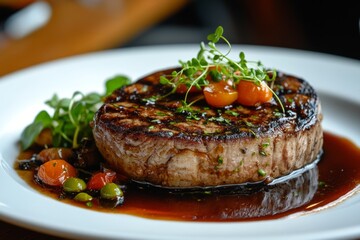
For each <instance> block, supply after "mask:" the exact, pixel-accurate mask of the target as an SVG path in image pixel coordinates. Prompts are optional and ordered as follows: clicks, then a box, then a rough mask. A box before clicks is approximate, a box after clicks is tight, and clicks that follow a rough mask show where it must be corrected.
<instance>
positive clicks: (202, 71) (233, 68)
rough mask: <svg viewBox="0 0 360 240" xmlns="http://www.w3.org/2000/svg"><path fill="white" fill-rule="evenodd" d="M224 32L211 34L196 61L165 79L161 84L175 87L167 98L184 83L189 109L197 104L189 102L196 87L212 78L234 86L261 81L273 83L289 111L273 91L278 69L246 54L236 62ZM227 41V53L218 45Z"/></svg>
mask: <svg viewBox="0 0 360 240" xmlns="http://www.w3.org/2000/svg"><path fill="white" fill-rule="evenodd" d="M223 33H224V30H223V28H222V27H221V26H219V27H217V29H216V30H215V32H214V33H211V34H209V35H208V37H207V40H209V42H208V44H207V45H205V43H203V42H202V43H201V44H200V50H199V52H198V54H197V57H196V58H192V59H191V60H188V61H179V63H180V65H181V69H180V70H179V71H174V72H173V73H172V74H171V76H162V77H161V79H160V83H162V84H168V85H170V86H172V90H171V91H170V92H169V93H168V94H166V96H168V95H170V94H173V93H175V92H176V89H177V88H178V87H179V86H180V85H181V84H184V85H185V86H186V87H187V92H186V94H185V96H184V100H183V101H182V103H183V108H185V109H186V108H189V107H190V106H191V105H192V104H193V103H188V102H187V101H188V95H189V93H190V91H191V88H192V87H196V88H198V89H201V87H204V86H206V85H208V84H209V81H208V80H207V78H208V76H209V75H210V76H211V79H213V80H215V81H221V80H231V81H232V82H233V84H234V85H235V84H237V83H239V82H240V81H249V82H253V83H254V84H256V85H260V84H261V82H263V81H265V82H269V83H271V84H270V86H269V85H268V84H266V86H267V87H268V88H269V90H270V91H271V92H272V93H273V95H274V97H275V99H276V100H277V102H278V103H279V104H280V106H281V109H282V111H283V112H285V109H284V106H283V104H282V103H281V101H280V99H279V97H278V96H277V95H276V93H275V92H274V91H273V89H272V85H273V82H274V81H275V79H276V76H277V73H276V70H274V69H273V70H267V69H266V68H265V67H264V65H263V64H262V63H261V62H260V61H248V60H246V58H245V53H244V52H240V54H239V59H238V60H233V59H231V58H230V56H229V55H230V53H231V50H232V46H231V44H230V42H229V41H228V40H227V39H226V38H225V37H224V36H223ZM220 40H222V41H224V42H225V43H226V45H227V46H228V50H227V52H226V53H223V52H222V51H221V50H220V49H219V48H218V47H217V46H216V44H217V43H218V42H219V41H220Z"/></svg>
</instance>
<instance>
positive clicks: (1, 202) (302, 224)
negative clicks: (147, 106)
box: [0, 45, 360, 240]
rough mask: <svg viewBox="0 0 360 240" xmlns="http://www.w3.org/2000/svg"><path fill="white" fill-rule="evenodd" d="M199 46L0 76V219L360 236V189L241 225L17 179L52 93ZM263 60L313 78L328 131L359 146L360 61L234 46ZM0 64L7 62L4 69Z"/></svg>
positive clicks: (95, 57) (105, 55)
mask: <svg viewBox="0 0 360 240" xmlns="http://www.w3.org/2000/svg"><path fill="white" fill-rule="evenodd" d="M197 51H198V45H181V46H178V45H176V46H174V45H173V46H157V47H143V48H129V49H122V50H116V51H108V52H100V53H95V54H90V55H83V56H78V57H75V58H69V59H64V60H61V61H55V62H51V63H48V64H45V65H40V66H37V67H34V68H30V69H26V70H23V71H20V72H17V73H14V74H12V75H9V76H6V77H3V78H2V79H0V97H1V102H0V110H1V117H0V139H1V141H0V189H1V191H0V218H1V219H2V220H5V221H8V222H10V223H13V224H16V225H19V226H23V227H27V228H30V229H33V230H36V231H40V232H44V233H48V234H53V235H57V236H63V237H71V238H86V239H92V238H93V239H100V238H101V239H106V238H117V239H119V238H120V239H207V240H209V239H225V238H227V239H238V238H244V239H257V238H266V239H305V238H311V239H316V238H326V239H329V238H339V237H343V238H345V237H347V238H348V237H360V214H359V212H360V194H356V195H355V196H353V197H351V198H349V199H347V200H346V201H344V202H343V203H341V204H339V205H337V206H335V207H332V208H329V209H326V210H323V211H320V212H317V213H312V214H308V215H305V216H298V217H293V218H284V219H278V220H269V221H258V222H241V223H198V222H178V221H159V220H149V219H143V218H139V217H134V216H129V215H121V214H107V213H101V212H95V211H91V210H87V209H82V208H77V207H74V206H71V205H68V204H64V203H62V202H60V201H57V200H54V199H51V198H49V197H46V196H44V195H42V194H39V193H37V192H36V191H35V190H33V189H31V188H29V186H27V184H26V183H25V182H24V181H23V180H22V179H21V178H19V177H18V176H17V174H16V172H15V171H14V169H13V163H14V160H15V157H16V154H17V152H18V145H17V142H18V139H19V136H20V133H21V131H22V129H23V128H24V127H25V126H26V125H27V124H29V123H30V122H31V121H32V120H33V118H34V116H35V115H36V113H37V112H38V111H40V110H41V109H43V108H44V107H45V105H44V104H43V103H44V101H45V100H47V99H49V98H50V97H51V96H52V94H53V93H55V92H56V93H58V95H59V96H60V97H70V96H71V94H72V93H73V92H74V91H76V90H81V91H82V92H90V91H97V92H102V91H103V89H104V87H103V84H104V81H105V80H106V79H107V78H109V77H112V76H114V75H116V74H119V73H122V74H126V75H128V76H130V77H131V78H132V79H136V78H137V77H140V76H142V75H145V74H148V73H150V72H152V71H156V70H159V69H163V68H167V67H173V66H175V65H177V64H178V60H179V59H183V60H187V59H190V58H191V57H193V56H196V53H197ZM240 51H245V53H246V56H247V58H248V59H253V60H262V62H263V63H264V65H266V66H268V67H274V68H277V69H279V70H282V71H284V72H287V73H291V74H294V75H297V76H300V77H303V78H305V79H306V80H308V81H309V82H310V83H311V84H312V85H313V86H314V87H315V88H316V89H317V90H318V92H319V94H320V97H321V99H322V104H323V112H324V116H325V119H324V122H323V125H324V128H325V130H327V131H330V132H333V133H336V134H340V135H342V136H345V137H347V138H349V139H351V140H352V141H353V142H355V143H356V144H357V145H358V146H360V127H359V123H360V62H359V61H355V60H350V59H346V58H341V57H335V56H330V55H325V54H318V53H311V52H304V51H295V50H288V49H279V48H266V47H253V46H234V49H233V53H234V56H235V57H236V55H237V54H238V53H239V52H240ZM0 67H1V66H0Z"/></svg>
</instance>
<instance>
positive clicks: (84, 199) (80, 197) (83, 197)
mask: <svg viewBox="0 0 360 240" xmlns="http://www.w3.org/2000/svg"><path fill="white" fill-rule="evenodd" d="M74 200H76V201H79V202H90V201H92V200H93V197H92V196H91V195H89V194H87V193H85V192H81V193H78V194H76V196H75V197H74Z"/></svg>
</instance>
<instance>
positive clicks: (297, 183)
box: [19, 132, 360, 222]
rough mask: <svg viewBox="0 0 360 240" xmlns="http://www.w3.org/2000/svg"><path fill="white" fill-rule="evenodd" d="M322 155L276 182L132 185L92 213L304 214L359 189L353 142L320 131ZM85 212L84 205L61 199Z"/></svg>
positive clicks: (193, 217)
mask: <svg viewBox="0 0 360 240" xmlns="http://www.w3.org/2000/svg"><path fill="white" fill-rule="evenodd" d="M323 150H324V153H323V155H322V156H321V159H320V161H319V162H318V164H314V165H313V167H308V168H307V169H306V171H303V172H302V173H300V174H297V175H296V176H295V177H292V178H289V179H286V180H284V181H281V182H278V183H276V184H270V185H266V184H264V183H259V184H249V185H243V186H240V187H231V188H225V189H221V188H216V189H205V190H199V189H193V190H191V191H177V190H171V189H162V188H158V187H154V186H150V185H145V184H139V183H134V182H130V183H127V184H126V185H125V186H124V192H125V200H124V203H123V204H122V205H121V206H118V207H116V208H106V207H102V206H101V205H100V204H93V206H92V207H91V209H93V210H98V211H106V212H115V213H125V214H130V215H136V216H140V217H145V218H151V219H166V220H180V221H204V222H230V221H256V220H270V219H277V218H282V217H286V216H290V215H292V214H305V213H310V212H312V211H317V210H319V209H323V208H326V207H328V206H330V205H331V206H332V205H334V204H336V203H337V202H338V201H339V200H340V199H341V198H342V197H343V196H350V195H352V194H355V193H357V192H358V191H359V189H360V187H359V186H360V148H358V147H357V146H356V145H355V144H353V143H352V142H351V141H349V140H347V139H345V138H342V137H339V136H335V135H333V134H330V133H327V132H325V133H324V147H323ZM22 172H24V171H19V174H20V175H21V176H22V177H23V178H24V179H26V180H27V182H28V183H29V184H30V185H31V186H32V187H34V188H36V189H38V190H39V191H40V192H42V193H45V194H47V195H50V196H52V197H55V198H58V197H59V194H58V193H56V192H55V193H54V192H51V191H49V189H44V188H42V187H41V186H40V185H38V184H36V183H34V181H33V178H32V176H33V175H32V174H33V173H32V174H23V173H22ZM62 201H65V202H69V203H71V204H75V205H78V206H81V207H84V208H88V207H86V206H85V205H84V204H80V203H76V202H74V201H71V200H69V199H66V198H65V199H62Z"/></svg>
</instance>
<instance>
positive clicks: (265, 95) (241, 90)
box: [237, 80, 273, 106]
mask: <svg viewBox="0 0 360 240" xmlns="http://www.w3.org/2000/svg"><path fill="white" fill-rule="evenodd" d="M237 91H238V99H237V101H238V103H240V104H242V105H245V106H256V105H259V104H262V103H265V102H268V101H270V100H271V98H272V95H273V94H272V92H271V91H270V90H269V87H268V86H267V85H266V83H264V82H261V84H260V85H256V84H255V83H253V82H249V81H244V80H243V81H240V82H239V83H238V85H237Z"/></svg>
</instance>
